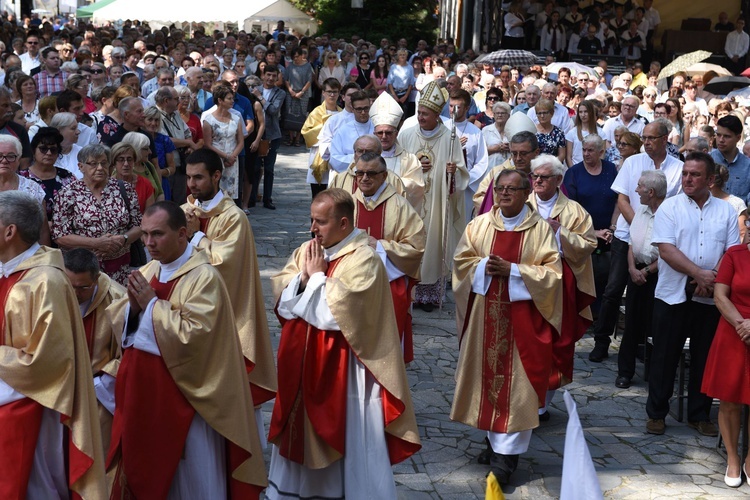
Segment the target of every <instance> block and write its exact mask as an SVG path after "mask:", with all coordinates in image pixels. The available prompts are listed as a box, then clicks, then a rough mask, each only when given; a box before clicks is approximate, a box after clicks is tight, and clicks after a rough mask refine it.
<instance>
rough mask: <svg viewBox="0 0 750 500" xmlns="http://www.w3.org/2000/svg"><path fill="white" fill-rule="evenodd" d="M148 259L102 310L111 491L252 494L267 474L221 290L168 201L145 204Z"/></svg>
mask: <svg viewBox="0 0 750 500" xmlns="http://www.w3.org/2000/svg"><path fill="white" fill-rule="evenodd" d="M141 227H142V229H143V241H144V243H145V245H146V248H147V249H148V251H149V253H150V254H151V256H152V257H153V258H154V260H153V261H152V262H150V263H149V264H147V265H146V266H144V267H142V268H141V269H140V270H139V271H134V272H132V273H131V275H130V277H129V281H128V289H127V290H128V293H127V297H125V298H123V299H121V300H120V301H118V302H115V303H113V304H112V305H111V306H110V308H109V310H108V314H111V315H112V317H113V318H116V321H115V322H114V324H113V328H115V331H121V332H123V334H122V347H123V354H122V360H121V362H120V368H119V370H118V372H117V382H116V389H115V394H116V403H117V404H116V407H115V418H114V422H113V423H112V440H111V445H110V449H109V454H108V457H107V461H108V465H109V466H110V467H113V466H117V473H116V476H115V482H114V486H113V491H112V497H113V498H167V497H170V498H233V499H246V498H249V499H252V498H259V496H260V493H261V491H262V490H263V488H265V486H266V484H267V479H266V472H265V465H264V462H263V456H262V453H261V449H260V441H259V437H258V430H257V427H256V423H255V417H254V412H253V400H252V396H251V393H250V387H249V384H248V383H247V372H246V369H245V362H244V359H243V355H242V347H241V345H240V340H239V337H238V335H237V331H236V328H235V321H234V315H233V313H232V308H231V306H230V298H229V295H228V293H227V291H226V287H225V286H224V281H223V280H222V279H221V275H220V274H219V271H217V270H216V269H215V268H214V267H213V266H212V265H211V262H210V260H209V256H208V255H207V253H206V252H204V251H201V250H198V249H196V248H194V247H192V246H191V245H190V244H188V241H187V220H186V218H185V213H184V212H183V211H182V210H181V209H180V207H179V206H178V205H177V204H175V203H172V202H158V203H155V204H154V205H151V206H150V207H148V208H147V209H146V212H145V213H144V216H143V222H142V226H141Z"/></svg>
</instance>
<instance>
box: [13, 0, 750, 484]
mask: <svg viewBox="0 0 750 500" xmlns="http://www.w3.org/2000/svg"><path fill="white" fill-rule="evenodd" d="M597 6H598V4H595V5H594V8H593V9H592V10H591V12H594V13H596V15H597V16H598V17H597V19H600V20H601V22H604V21H605V20H607V21H608V25H612V23H613V22H615V23H616V24H617V25H618V26H625V25H626V24H628V23H626V22H625V21H623V17H622V14H623V10H622V8H620V7H615V15H614V16H612V17H611V18H608V17H607V16H606V15H605V13H604V12H602V11H601V9H599V10H597ZM521 7H522V5H521V4H520V3H519V2H513V4H512V5H511V7H510V10H509V13H508V14H507V15H506V23H508V22H509V21H508V19H509V18H508V16H515V17H516V18H517V19H519V20H520V21H519V22H521V25H523V23H524V20H525V14H524V12H522V9H521ZM552 7H553V5H552V3H551V2H549V3H547V4H545V5H544V6H543V8H544V10H543V12H544V13H546V14H547V15H548V21H545V23H542V24H543V27H542V30H544V29H551V30H553V31H554V30H557V28H556V27H557V25H558V22H559V23H565V22H567V21H570V22H571V25H573V26H577V25H578V24H576V23H577V22H578V21H577V20H578V19H579V17H580V18H581V23H584V22H585V21H583V15H582V14H581V13H579V12H578V5H577V3H576V2H571V3H570V5H569V8H570V10H569V11H568V12H565V13H564V15H562V14H561V13H559V12H558V13H557V14H555V11H554V10H553V9H552ZM652 11H653V8H652V7H651V0H645V2H644V6H643V7H638V8H636V9H635V10H634V14H633V16H634V18H633V19H634V20H632V21H630V24H631V25H632V24H633V23H634V22H636V23H638V22H640V24H644V23H646V24H648V27H650V28H651V29H650V30H647V31H644V32H643V34H644V40H646V41H647V40H648V37H649V35H648V32H650V31H652V29H654V28H655V26H657V25H658V14H655V15H654V14H653V13H652ZM591 12H589V13H588V14H587V15H588V16H589V17H588V22H589V26H590V27H591V26H594V27H595V25H596V23H595V22H594V21H592V20H591V19H592V14H591ZM541 15H542V12H540V13H538V14H537V20H538V19H539V17H541ZM510 21H511V24H510V26H509V27H508V30H507V32H506V38H513V37H517V38H521V37H522V36H526V35H525V33H524V32H523V30H521V32H520V33H521V34H520V35H515V34H514V33H515V31H514V30H516V28H519V26H516V25H515V24H513V20H512V19H510ZM596 22H599V21H596ZM27 24H28V23H27ZM516 24H517V23H516ZM646 24H644V27H645V26H646ZM738 25H739V22H738ZM540 26H542V25H540ZM580 26H584V24H580ZM612 26H614V25H612ZM636 28H637V29H638V30H641V29H642V28H640V27H639V25H637V26H636ZM613 29H614V28H613ZM623 29H624V28H623ZM643 29H645V28H643ZM555 32H556V31H555ZM559 33H561V34H562V37H560V38H559V39H558V38H555V37H556V36H557V35H555V34H554V33H552V32H548V33H547V35H546V36H545V35H544V32H542V36H541V40H542V43H551V44H552V46H551V47H550V49H551V50H552V51H553V52H555V51H557V50H565V49H564V48H563V39H565V41H566V42H567V39H566V38H565V35H564V34H565V30H562V29H561V30H560V31H559ZM597 33H598V31H597V32H594V31H589V35H588V37H584V36H583V35H582V38H581V42H580V43H581V44H584V43H593V42H591V40H593V39H595V38H596V37H598V36H599V35H598V34H597ZM626 34H627V31H624V32H623V37H622V39H626ZM2 36H4V37H5V39H3V41H2V43H3V46H0V51H2V52H3V56H2V58H3V70H4V73H3V75H2V85H1V86H0V303H2V304H3V305H4V314H3V316H2V317H0V332H1V333H2V336H1V337H0V339H3V341H2V346H0V349H3V351H2V352H3V356H2V357H0V367H2V368H1V369H0V423H1V424H2V425H0V434H2V438H3V439H2V441H3V443H9V444H8V446H3V453H2V454H0V464H2V465H3V470H13V471H14V474H12V475H7V476H6V477H5V478H4V479H1V480H0V482H2V486H3V491H8V492H11V494H12V496H18V497H24V496H29V497H37V496H38V497H44V498H51V497H67V496H68V495H69V492H75V493H76V494H79V495H81V496H82V497H84V498H89V497H90V498H104V497H105V496H108V493H111V494H112V496H113V497H114V498H121V497H131V496H132V497H139V496H158V497H167V496H170V497H172V498H182V497H194V496H199V497H201V498H214V497H226V496H227V495H229V494H232V495H237V496H241V497H242V498H255V497H258V496H259V495H260V493H261V491H263V490H264V489H265V490H266V493H265V494H266V495H267V497H268V498H287V497H288V496H289V495H292V496H295V497H305V498H307V497H321V498H322V497H326V498H344V497H351V498H356V497H357V496H358V493H359V492H361V491H367V492H368V493H369V494H370V495H371V496H375V497H378V498H395V497H396V496H397V495H396V489H395V484H394V481H393V473H392V470H391V466H392V464H395V463H398V462H401V461H403V460H405V459H406V458H408V457H410V456H411V455H413V454H414V453H416V452H417V451H418V450H419V449H420V446H421V445H420V439H419V429H418V427H417V422H416V418H415V414H414V408H413V406H412V402H411V395H410V388H409V385H408V381H407V378H406V365H407V364H408V363H409V362H410V361H412V360H413V359H414V345H413V335H412V321H411V312H412V308H413V307H417V308H421V309H422V310H424V311H426V312H428V313H429V312H431V311H433V310H434V309H435V308H443V306H444V303H445V299H446V289H447V287H448V286H451V287H452V289H453V292H454V297H455V302H456V328H457V333H458V338H459V348H460V350H459V359H458V364H457V367H456V391H455V396H454V400H453V405H452V409H451V418H452V419H453V420H456V421H459V422H463V423H465V424H467V425H469V426H472V427H475V428H478V429H481V430H483V431H486V432H487V439H486V445H487V446H486V449H485V450H484V451H483V452H482V453H481V454H480V455H479V457H478V461H479V462H480V463H483V464H487V465H489V468H490V470H491V471H492V472H493V473H494V474H495V476H496V478H497V479H498V481H499V482H500V483H501V484H505V483H507V482H508V481H509V480H510V477H511V475H512V474H513V472H514V471H515V470H516V468H517V466H518V462H519V456H520V455H521V454H522V453H524V452H526V451H527V449H528V447H529V442H530V439H531V435H532V431H533V429H534V428H536V427H538V426H539V425H540V423H543V422H545V421H546V420H548V419H549V418H550V413H549V412H548V411H547V407H548V405H549V404H550V402H551V401H552V399H553V398H554V396H555V394H556V391H557V389H559V388H561V387H563V386H564V385H566V384H568V383H570V382H571V381H572V380H573V378H574V377H575V372H574V369H573V361H574V356H575V346H576V342H577V341H578V340H580V339H581V338H582V336H583V335H584V334H585V333H586V332H587V331H589V332H590V333H591V334H592V335H593V337H594V339H595V345H594V349H593V350H592V352H591V353H589V355H588V358H589V360H591V361H592V362H601V361H603V360H604V359H605V358H607V357H608V356H609V344H610V341H611V339H610V337H611V335H612V333H613V331H614V330H615V324H616V323H617V319H618V315H619V311H620V305H621V301H622V297H623V292H624V291H625V289H626V288H627V295H626V297H627V298H626V320H625V330H624V334H623V336H622V339H621V342H620V350H619V353H618V376H617V378H616V380H614V381H613V383H614V384H615V385H616V386H617V387H619V388H628V387H630V385H631V384H632V383H634V382H633V379H634V377H635V365H636V359H637V354H638V352H639V348H640V347H642V346H644V345H645V344H646V343H647V342H652V343H653V348H652V349H650V350H649V351H650V358H649V359H648V360H646V363H648V365H649V377H648V380H647V385H648V400H647V403H646V408H645V413H646V415H647V419H646V425H645V431H646V432H648V433H651V434H663V433H664V432H666V425H665V417H666V415H667V413H668V411H669V400H670V397H671V396H672V393H673V388H674V379H675V375H676V370H677V365H678V362H679V358H680V355H681V353H682V351H683V349H684V348H685V345H686V344H685V341H686V338H689V339H690V342H689V350H690V354H691V361H690V381H689V383H688V389H687V392H688V394H687V414H688V423H689V425H690V426H691V427H693V428H695V429H696V430H697V432H699V433H701V434H703V435H706V436H716V435H718V433H719V432H721V434H722V437H723V438H724V443H725V446H726V448H727V452H728V458H727V470H726V476H725V482H726V484H727V485H728V486H730V487H737V486H739V485H740V484H741V482H742V479H741V469H743V468H744V465H742V464H743V460H742V459H741V458H740V456H739V454H738V448H737V442H738V434H739V427H740V419H741V417H740V409H741V406H742V404H748V403H750V394H748V391H747V387H748V380H747V373H748V369H750V367H748V366H747V363H748V361H747V360H748V359H750V357H748V356H747V353H748V351H747V349H748V345H750V319H746V318H744V315H745V314H746V313H747V311H748V308H749V307H750V306H748V305H747V303H748V299H746V298H745V297H744V294H745V291H744V286H743V285H742V283H743V282H742V276H744V274H743V273H744V272H743V271H742V268H743V266H744V265H745V263H747V262H749V261H750V251H748V248H750V247H748V246H741V245H740V242H742V241H744V242H745V243H748V238H750V235H749V234H750V231H748V230H747V228H748V227H750V224H749V223H748V217H747V212H746V211H747V202H748V201H750V158H748V156H746V153H748V149H750V143H746V142H745V140H746V139H747V130H748V127H746V126H745V123H746V117H747V113H748V110H749V109H750V101H744V100H741V99H740V100H733V99H727V98H724V97H723V96H714V95H710V94H708V93H707V92H705V90H704V88H703V87H704V86H705V85H706V84H707V83H708V82H709V81H710V79H711V78H713V77H715V76H716V75H715V74H711V72H709V73H706V74H702V75H696V76H692V77H690V76H689V75H687V74H686V73H684V72H678V73H675V74H674V75H671V76H670V78H669V79H668V81H667V80H664V79H663V80H659V79H658V78H657V74H658V70H659V68H660V65H659V63H658V62H651V63H650V65H649V66H650V70H649V72H648V73H646V72H644V65H643V64H642V63H641V62H639V61H638V59H639V58H637V57H633V58H631V57H628V59H629V60H630V61H631V64H630V65H629V67H628V69H627V70H626V71H625V72H623V73H622V74H619V75H611V74H610V73H609V71H608V67H607V64H606V61H601V62H599V63H598V64H597V66H596V67H594V68H590V69H588V70H578V71H571V69H569V68H566V67H565V66H564V65H563V66H562V67H558V68H557V69H556V71H554V72H553V71H551V70H549V71H548V68H547V67H546V66H537V65H532V66H530V67H511V66H504V65H499V66H495V65H494V64H492V63H477V62H475V59H476V57H477V54H475V53H474V52H473V51H472V50H467V51H464V52H461V53H459V52H458V51H457V49H456V47H455V45H454V44H453V43H452V42H451V41H450V40H446V41H439V42H438V43H437V44H435V45H434V46H429V45H428V43H427V42H426V41H425V40H419V41H418V42H417V43H416V44H415V46H414V47H409V42H408V41H407V40H406V39H400V40H398V41H397V42H396V43H391V42H390V40H389V39H387V38H383V39H382V40H380V42H379V44H374V43H370V42H368V41H367V40H363V39H361V38H360V37H358V36H354V37H352V38H351V40H350V41H346V40H339V39H335V38H332V37H331V36H329V35H327V34H326V35H321V36H316V37H304V36H296V35H295V34H294V33H289V32H288V31H287V30H286V29H285V26H284V23H283V22H279V24H278V26H277V29H276V30H274V31H273V33H264V34H259V35H253V34H248V33H245V32H242V31H241V32H239V33H232V32H230V33H220V32H215V33H213V34H211V35H208V34H206V33H204V32H203V31H202V29H200V28H199V29H198V30H196V31H195V32H193V33H192V34H191V36H190V37H186V35H185V33H184V32H183V31H181V30H179V29H176V28H174V27H172V28H163V29H161V30H156V31H154V32H151V30H150V29H149V28H148V26H147V25H144V24H141V23H137V22H135V23H131V22H129V21H128V22H126V23H125V24H124V25H123V26H122V29H121V30H120V31H118V30H115V29H114V28H112V27H102V28H94V27H93V26H87V25H85V24H80V25H78V26H75V25H72V24H70V25H63V24H56V25H52V24H50V23H36V25H31V26H29V27H27V28H23V27H21V26H14V25H13V24H11V22H8V23H6V25H4V27H3V31H2ZM550 36H551V37H552V40H551V41H550ZM573 36H576V32H575V31H574V32H573V34H572V35H571V39H572V37H573ZM0 38H2V37H0ZM586 39H588V40H589V42H585V41H584V40H586ZM555 40H556V41H555ZM514 43H521V42H520V41H518V40H505V41H504V44H507V46H508V47H510V46H512V45H513V44H514ZM614 43H616V44H618V43H621V42H614ZM579 45H580V44H579ZM594 45H595V43H594ZM568 47H569V45H568ZM628 47H635V44H634V43H631V44H630V45H627V44H626V47H625V48H624V49H623V50H628ZM647 47H648V45H646V46H645V47H644V48H646V49H647ZM568 50H570V49H568ZM610 50H611V48H610ZM597 53H606V52H605V51H599V52H597ZM303 141H304V144H302V142H303ZM282 142H285V143H286V148H285V149H283V150H282V149H280V148H281V146H282ZM746 144H748V145H747V146H746ZM300 147H305V148H306V149H309V160H308V164H309V169H308V172H307V176H306V182H307V183H308V184H309V185H310V190H311V197H312V202H311V208H310V220H311V225H310V232H311V233H312V239H311V240H310V241H308V242H305V243H304V244H302V245H301V246H300V247H299V248H298V249H297V250H295V252H294V253H293V255H292V256H290V258H289V260H288V262H287V264H286V266H285V267H284V269H283V270H282V271H281V272H280V273H278V274H277V275H276V276H274V277H273V279H272V285H273V293H274V301H275V302H274V303H275V311H276V314H277V317H278V318H279V320H280V322H281V324H282V333H281V339H280V345H279V349H278V353H277V362H276V363H275V362H274V355H273V350H272V348H271V341H270V336H269V330H268V323H267V318H266V311H265V306H264V303H265V302H264V297H263V290H262V287H261V282H260V269H259V268H258V261H257V256H256V253H255V243H254V236H253V232H252V228H251V225H250V219H251V218H252V213H253V210H252V209H253V208H254V207H255V206H256V204H257V203H259V202H260V203H262V205H263V207H264V208H265V209H268V210H275V209H276V208H277V207H276V204H277V203H278V204H279V206H280V208H281V209H282V210H283V207H284V204H285V197H284V195H285V193H283V192H280V193H279V192H278V191H277V195H276V196H275V197H274V196H272V195H273V188H274V186H273V184H274V170H275V165H276V160H277V157H278V155H279V154H280V153H281V154H284V153H286V152H290V151H291V152H294V151H296V150H297V149H296V148H300ZM261 180H262V181H263V184H262V189H261ZM30 297H31V298H32V299H33V300H29V298H30ZM713 398H718V399H719V400H720V401H721V404H720V410H719V428H718V429H717V427H716V425H715V424H714V423H713V422H711V420H710V410H711V404H712V401H713ZM271 400H275V401H274V403H273V414H272V418H271V422H270V431H269V434H268V436H266V433H265V431H264V426H263V418H262V414H261V413H260V405H261V404H263V403H265V402H268V401H271ZM64 439H65V440H67V439H69V441H66V442H65V444H64V443H63V441H64ZM266 440H267V441H269V442H270V443H271V444H272V452H271V463H270V469H269V470H268V472H267V468H266V464H264V463H263V458H262V449H263V448H264V447H265V446H266ZM9 450H10V451H9ZM352 450H355V451H352ZM747 458H748V459H749V460H750V457H747ZM198 470H199V471H201V472H200V474H196V473H195V471H198ZM66 471H69V474H68V473H66ZM105 471H106V474H105Z"/></svg>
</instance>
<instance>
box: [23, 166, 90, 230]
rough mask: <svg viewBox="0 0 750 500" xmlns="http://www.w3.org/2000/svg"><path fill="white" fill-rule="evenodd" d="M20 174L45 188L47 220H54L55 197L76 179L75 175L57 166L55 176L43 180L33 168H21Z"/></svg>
mask: <svg viewBox="0 0 750 500" xmlns="http://www.w3.org/2000/svg"><path fill="white" fill-rule="evenodd" d="M18 175H20V176H21V177H25V178H27V179H31V180H32V181H35V182H36V183H38V184H39V185H40V186H42V189H44V201H46V202H47V220H49V221H52V215H53V213H54V211H55V206H54V205H55V203H54V201H55V197H56V196H57V194H58V193H59V192H60V191H61V190H62V189H63V188H64V187H65V186H67V185H68V184H70V183H72V182H73V181H75V180H76V177H75V175H73V174H72V173H71V172H70V171H68V170H65V169H64V168H59V167H55V177H54V178H52V179H45V180H42V179H40V178H39V177H37V176H36V175H34V174H33V173H32V172H31V170H19V171H18Z"/></svg>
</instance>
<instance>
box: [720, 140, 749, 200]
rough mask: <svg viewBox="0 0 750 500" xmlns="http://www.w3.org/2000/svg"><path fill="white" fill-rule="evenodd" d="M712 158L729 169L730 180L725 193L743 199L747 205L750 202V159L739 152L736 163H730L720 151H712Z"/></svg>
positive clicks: (725, 187) (735, 159)
mask: <svg viewBox="0 0 750 500" xmlns="http://www.w3.org/2000/svg"><path fill="white" fill-rule="evenodd" d="M711 158H713V159H714V161H715V162H716V164H717V165H718V164H721V165H725V166H726V167H727V168H728V169H729V179H727V185H726V186H724V191H726V192H727V193H729V194H733V195H735V196H737V197H738V198H741V199H742V200H744V201H745V202H746V203H747V201H748V200H750V196H748V195H750V158H748V157H747V156H745V155H743V154H742V153H741V152H740V151H739V150H738V151H737V156H735V158H734V161H733V162H732V163H729V162H728V161H727V159H726V158H724V155H723V154H721V152H720V151H719V150H718V149H714V150H713V151H711Z"/></svg>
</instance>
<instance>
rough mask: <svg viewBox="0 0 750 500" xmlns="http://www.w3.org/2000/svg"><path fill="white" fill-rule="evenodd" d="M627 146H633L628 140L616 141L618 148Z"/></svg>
mask: <svg viewBox="0 0 750 500" xmlns="http://www.w3.org/2000/svg"><path fill="white" fill-rule="evenodd" d="M627 146H630V147H631V148H634V147H635V146H633V145H632V144H630V143H629V142H625V141H620V142H618V143H617V147H618V148H624V147H627Z"/></svg>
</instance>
